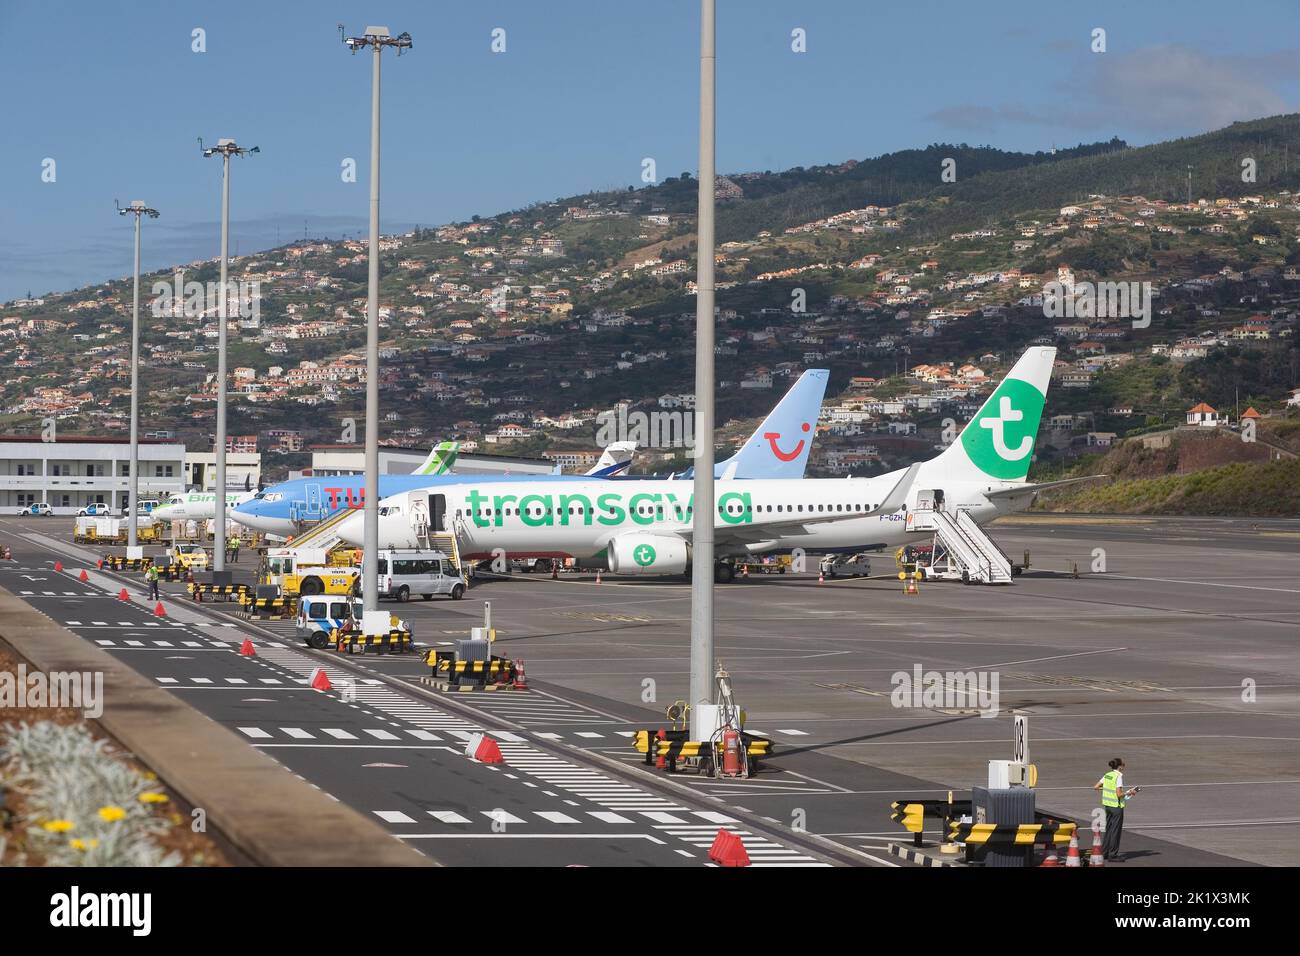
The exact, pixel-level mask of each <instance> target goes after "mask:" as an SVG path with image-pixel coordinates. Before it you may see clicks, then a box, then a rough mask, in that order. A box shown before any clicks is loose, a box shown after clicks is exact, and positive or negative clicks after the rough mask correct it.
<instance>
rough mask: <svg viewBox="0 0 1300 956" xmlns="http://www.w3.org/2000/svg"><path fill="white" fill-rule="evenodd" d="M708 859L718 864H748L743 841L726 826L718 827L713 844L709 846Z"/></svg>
mask: <svg viewBox="0 0 1300 956" xmlns="http://www.w3.org/2000/svg"><path fill="white" fill-rule="evenodd" d="M709 859H710V860H712V861H713V862H714V863H716V864H718V865H719V866H749V853H748V852H747V851H746V850H745V844H744V842H743V841H742V840H741V839H740V837H738V836H736V834H734V833H732V832H731V831H730V830H728V829H727V828H726V827H719V828H718V835H717V836H715V837H714V838H713V846H711V847H709Z"/></svg>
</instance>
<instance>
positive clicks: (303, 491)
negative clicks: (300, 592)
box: [230, 369, 830, 536]
mask: <svg viewBox="0 0 1300 956" xmlns="http://www.w3.org/2000/svg"><path fill="white" fill-rule="evenodd" d="M829 377H830V373H829V372H828V371H827V370H826V369H809V370H808V371H806V372H804V373H803V375H801V376H799V380H798V381H796V382H795V383H794V385H792V386H791V387H790V390H789V391H788V392H786V394H785V396H784V397H783V398H782V399H781V401H780V402H778V403H777V405H776V407H775V408H774V409H772V412H771V413H770V414H769V415H768V416H767V418H765V419H763V421H762V423H761V424H760V425H759V426H758V430H757V431H755V432H754V434H753V435H751V436H750V438H749V440H748V441H746V442H745V444H744V446H743V447H742V448H741V449H740V451H738V452H736V454H735V455H733V456H732V457H731V458H729V459H727V460H726V461H722V462H718V463H717V466H716V468H715V469H714V474H715V475H717V476H718V477H719V478H723V477H728V478H736V479H758V478H799V477H802V476H803V473H804V469H805V468H806V467H807V465H808V454H809V452H810V451H811V450H812V438H813V434H814V430H815V428H816V425H817V414H818V412H819V411H820V410H821V404H822V397H823V396H824V395H825V394H826V382H827V380H828V379H829ZM444 444H450V443H444ZM442 447H443V446H442V445H440V446H439V448H442ZM635 452H636V443H635V442H630V441H618V442H614V443H613V444H611V445H609V446H608V447H607V448H606V449H605V451H604V454H602V455H601V458H600V461H599V462H597V464H596V466H595V467H594V468H592V469H591V471H590V472H588V473H587V474H586V475H529V476H510V475H476V476H474V477H473V478H472V479H471V478H469V477H468V476H464V475H453V474H446V471H447V468H450V465H447V467H446V468H444V469H443V470H442V471H439V472H436V473H433V477H432V479H431V477H430V473H429V472H427V471H426V470H425V468H426V467H427V466H428V464H429V463H428V462H427V461H426V463H425V465H423V466H421V468H420V469H418V470H417V471H416V472H415V473H414V474H410V475H380V476H379V497H380V499H381V500H382V499H384V498H388V497H390V496H392V495H396V494H401V493H403V492H407V491H412V490H415V489H418V488H428V487H432V486H438V485H443V484H460V483H464V482H466V481H472V482H473V483H474V484H475V485H489V484H490V485H493V486H495V485H497V484H502V483H509V484H534V483H537V482H563V483H565V485H566V486H567V485H568V484H570V483H573V482H583V481H597V482H605V481H608V480H610V479H613V478H618V476H619V475H621V474H622V473H624V472H626V471H627V469H628V468H629V466H630V465H631V464H632V457H633V454H634V453H635ZM437 453H438V449H437V448H435V449H434V451H433V452H432V453H431V454H430V460H432V459H433V457H434V456H435V455H436V454H437ZM451 461H452V462H454V461H455V456H454V454H453V455H452V456H451ZM630 480H632V479H627V478H618V481H619V483H620V484H622V483H624V482H627V481H630ZM644 480H648V481H656V480H662V479H644ZM364 504H365V478H364V476H362V475H342V476H333V477H329V478H297V479H295V480H293V481H286V482H283V483H281V484H278V485H273V486H271V487H269V488H267V489H266V490H264V491H260V492H258V493H257V494H256V495H254V496H253V497H252V498H251V499H249V500H248V501H245V502H243V503H242V504H240V505H239V507H237V508H235V509H234V511H232V512H231V513H230V517H231V518H232V519H234V520H235V521H238V522H239V523H240V524H242V525H246V526H248V527H250V528H254V529H256V530H259V531H265V532H268V533H270V534H276V535H281V536H288V535H291V534H297V533H298V531H299V530H300V528H301V525H302V522H304V521H319V520H321V519H323V518H328V517H329V516H330V515H332V514H334V513H335V512H337V511H339V510H340V509H342V508H355V509H360V508H361V507H362V506H363V505H364Z"/></svg>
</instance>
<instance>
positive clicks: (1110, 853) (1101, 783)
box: [1092, 757, 1136, 861]
mask: <svg viewBox="0 0 1300 956" xmlns="http://www.w3.org/2000/svg"><path fill="white" fill-rule="evenodd" d="M1108 766H1109V767H1110V770H1109V771H1108V772H1106V773H1105V774H1103V775H1102V778H1101V779H1100V780H1098V781H1097V782H1096V783H1095V784H1093V787H1092V789H1094V790H1099V791H1101V806H1102V809H1103V810H1105V812H1106V822H1105V825H1104V830H1105V837H1104V839H1103V840H1102V856H1103V857H1104V858H1105V859H1107V860H1110V861H1118V860H1119V859H1120V856H1119V841H1120V837H1121V836H1122V835H1123V833H1124V806H1125V804H1127V803H1128V798H1129V797H1131V796H1133V794H1134V793H1136V791H1135V790H1125V789H1124V761H1123V759H1122V758H1120V757H1116V758H1115V759H1114V760H1112V761H1110V763H1109V764H1108Z"/></svg>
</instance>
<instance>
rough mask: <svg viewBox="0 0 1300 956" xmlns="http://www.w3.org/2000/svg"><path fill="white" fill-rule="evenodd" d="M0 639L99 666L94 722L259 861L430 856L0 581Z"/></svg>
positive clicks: (373, 862)
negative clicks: (98, 711)
mask: <svg viewBox="0 0 1300 956" xmlns="http://www.w3.org/2000/svg"><path fill="white" fill-rule="evenodd" d="M0 640H4V641H5V642H6V643H7V644H9V646H10V647H12V648H13V649H14V651H16V652H17V654H18V655H19V656H20V657H24V658H26V659H27V660H28V661H30V662H31V664H32V665H33V666H35V667H37V668H39V669H40V670H42V671H98V672H102V673H103V675H104V713H103V715H102V716H101V717H100V718H99V720H98V722H99V724H100V725H101V726H102V727H103V728H104V729H105V730H106V731H107V732H108V733H109V734H110V735H112V736H113V737H114V738H116V739H117V741H118V742H119V743H121V745H122V746H123V747H125V748H126V749H127V750H129V751H131V753H133V754H134V755H135V756H136V757H138V758H139V759H140V760H141V761H143V762H144V763H145V764H147V765H148V766H149V768H150V769H151V770H153V771H155V772H156V773H157V774H158V776H159V777H160V778H161V779H162V781H163V782H164V783H165V784H166V785H167V786H168V787H169V788H170V789H171V790H173V791H174V792H175V793H177V794H178V795H179V796H180V797H181V798H182V799H183V800H185V801H186V802H187V803H189V804H190V805H191V806H193V807H201V808H202V809H203V810H204V811H205V812H206V813H207V819H208V824H209V827H210V828H211V829H212V830H213V831H215V835H217V836H219V838H220V839H222V840H224V841H225V842H226V843H227V844H229V845H230V846H231V847H232V848H233V849H234V851H235V853H236V854H237V855H242V857H243V859H244V861H246V862H248V863H251V864H254V865H258V866H312V867H324V866H348V867H361V866H436V865H437V864H436V863H434V861H433V860H431V859H429V857H427V856H425V855H424V854H422V853H419V852H417V851H415V850H413V849H411V848H410V847H408V846H406V845H405V844H403V843H401V842H400V841H398V840H397V839H396V838H395V837H393V836H392V835H391V834H390V833H388V832H387V831H386V830H384V829H383V828H381V827H380V826H379V825H378V824H376V823H373V822H371V821H370V820H368V819H366V818H365V817H364V816H362V815H361V814H360V813H357V812H356V811H355V810H352V809H351V808H349V807H347V806H345V805H343V804H342V803H338V802H337V801H334V800H331V799H330V798H329V797H327V796H325V794H323V793H321V792H320V791H319V790H317V789H315V788H314V787H311V786H309V785H308V784H306V783H304V782H302V781H301V780H299V779H297V778H296V777H294V776H293V775H292V774H290V773H288V772H287V771H286V770H285V769H284V768H283V767H282V766H280V765H279V764H277V763H275V762H274V761H273V760H271V759H270V758H269V757H266V756H265V755H263V754H261V753H259V752H258V751H257V750H255V749H254V748H252V747H250V746H249V745H248V744H246V743H245V742H243V741H242V740H240V739H239V738H238V737H236V736H235V735H234V734H232V733H231V732H230V731H228V730H226V729H225V728H224V727H222V726H221V725H220V724H217V723H215V722H214V721H212V720H210V719H208V718H207V717H205V716H204V715H203V714H201V713H199V712H198V711H197V710H194V709H193V708H191V707H189V706H187V705H186V704H184V703H182V702H181V701H180V700H178V699H177V698H175V697H173V696H172V695H171V694H169V693H168V692H167V691H165V690H162V689H161V688H158V687H155V686H154V685H153V684H152V683H151V682H150V681H149V680H148V679H146V678H145V677H143V676H141V675H140V674H138V673H136V672H135V671H134V670H132V669H131V668H129V667H127V666H126V665H125V664H122V663H120V662H119V661H118V660H117V659H116V658H114V657H112V656H111V655H109V654H108V653H107V652H105V651H103V650H101V649H100V648H98V647H96V646H94V645H93V644H90V643H89V642H87V641H86V640H85V639H83V638H81V637H79V636H77V635H76V634H74V633H72V632H71V631H69V630H67V629H66V628H64V627H62V626H60V625H58V624H56V623H54V622H53V621H51V620H50V619H49V618H48V617H46V616H45V615H44V614H41V613H40V612H39V611H37V610H35V609H33V608H32V607H31V606H29V605H28V604H27V603H26V602H24V601H22V600H21V599H19V598H18V597H16V596H14V595H13V594H12V593H10V592H9V591H7V590H5V589H4V588H0Z"/></svg>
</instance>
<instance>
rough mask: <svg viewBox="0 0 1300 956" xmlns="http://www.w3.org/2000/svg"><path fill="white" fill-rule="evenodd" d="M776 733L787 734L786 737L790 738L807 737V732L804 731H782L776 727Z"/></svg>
mask: <svg viewBox="0 0 1300 956" xmlns="http://www.w3.org/2000/svg"><path fill="white" fill-rule="evenodd" d="M776 732H777V733H778V734H787V735H788V736H791V737H807V736H808V732H807V731H805V730H782V729H781V728H780V727H778V728H777V729H776Z"/></svg>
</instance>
